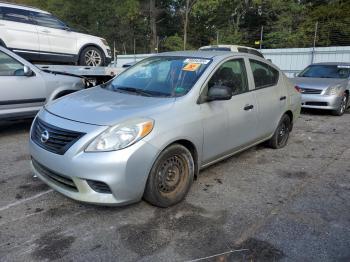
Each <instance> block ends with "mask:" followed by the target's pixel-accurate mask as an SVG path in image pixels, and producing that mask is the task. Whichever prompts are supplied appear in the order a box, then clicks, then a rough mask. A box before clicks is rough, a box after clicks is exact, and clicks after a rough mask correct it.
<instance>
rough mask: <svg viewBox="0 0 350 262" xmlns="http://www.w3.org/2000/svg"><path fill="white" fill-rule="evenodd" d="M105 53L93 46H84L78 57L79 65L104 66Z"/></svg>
mask: <svg viewBox="0 0 350 262" xmlns="http://www.w3.org/2000/svg"><path fill="white" fill-rule="evenodd" d="M105 60H106V58H105V55H104V54H103V52H102V51H101V50H100V49H98V48H96V47H93V46H88V47H86V48H84V50H83V51H82V52H81V54H80V57H79V65H83V66H104V65H105Z"/></svg>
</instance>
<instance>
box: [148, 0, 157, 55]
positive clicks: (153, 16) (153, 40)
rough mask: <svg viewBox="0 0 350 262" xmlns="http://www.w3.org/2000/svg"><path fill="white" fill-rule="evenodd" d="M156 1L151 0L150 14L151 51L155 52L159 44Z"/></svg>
mask: <svg viewBox="0 0 350 262" xmlns="http://www.w3.org/2000/svg"><path fill="white" fill-rule="evenodd" d="M156 12H157V10H156V2H155V0H149V16H150V26H151V44H150V48H151V53H154V52H155V48H156V46H157V24H156V15H157V14H156Z"/></svg>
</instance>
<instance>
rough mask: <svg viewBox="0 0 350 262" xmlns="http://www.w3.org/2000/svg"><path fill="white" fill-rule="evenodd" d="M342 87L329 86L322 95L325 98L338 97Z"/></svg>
mask: <svg viewBox="0 0 350 262" xmlns="http://www.w3.org/2000/svg"><path fill="white" fill-rule="evenodd" d="M341 88H342V86H340V85H336V86H330V87H328V88H327V89H326V92H324V95H326V96H334V95H338V94H339V93H340V90H341Z"/></svg>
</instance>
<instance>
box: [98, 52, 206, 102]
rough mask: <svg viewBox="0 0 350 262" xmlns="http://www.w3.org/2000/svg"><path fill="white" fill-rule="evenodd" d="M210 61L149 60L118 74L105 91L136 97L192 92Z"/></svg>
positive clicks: (182, 59) (177, 94)
mask: <svg viewBox="0 0 350 262" xmlns="http://www.w3.org/2000/svg"><path fill="white" fill-rule="evenodd" d="M210 61H211V60H209V59H202V58H191V57H159V56H158V57H151V58H147V59H145V60H143V61H141V62H139V63H137V64H136V65H134V66H132V67H130V68H129V69H128V70H126V71H124V72H123V73H121V74H120V75H119V76H117V77H116V78H115V79H114V80H113V81H111V82H109V83H108V84H107V85H106V86H105V88H107V89H109V90H112V91H117V92H127V93H132V94H135V95H143V96H154V97H178V96H183V95H185V94H186V93H188V91H190V90H191V88H192V87H193V85H194V84H195V83H196V81H197V80H198V78H199V77H200V76H201V74H202V73H203V71H204V70H205V69H206V68H207V67H208V65H209V63H210Z"/></svg>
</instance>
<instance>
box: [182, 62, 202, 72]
mask: <svg viewBox="0 0 350 262" xmlns="http://www.w3.org/2000/svg"><path fill="white" fill-rule="evenodd" d="M200 67H201V64H196V63H189V64H187V65H185V66H184V67H183V68H182V70H184V71H191V72H195V71H197V70H198V69H199V68H200Z"/></svg>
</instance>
